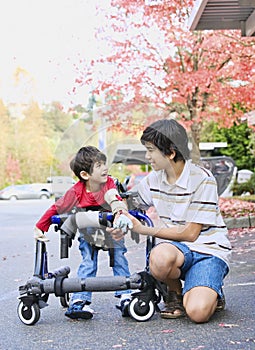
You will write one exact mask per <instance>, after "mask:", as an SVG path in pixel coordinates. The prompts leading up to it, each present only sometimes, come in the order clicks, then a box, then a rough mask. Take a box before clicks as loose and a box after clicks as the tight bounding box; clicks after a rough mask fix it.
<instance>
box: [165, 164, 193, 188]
mask: <svg viewBox="0 0 255 350" xmlns="http://www.w3.org/2000/svg"><path fill="white" fill-rule="evenodd" d="M190 163H191V161H190V160H186V161H185V165H184V168H183V170H182V173H181V176H180V177H179V178H178V179H177V181H176V182H175V183H174V184H172V185H170V184H169V183H168V181H167V176H166V172H165V171H164V170H162V182H164V183H165V184H167V185H168V186H169V185H170V186H178V187H181V188H184V189H187V187H188V180H189V177H190Z"/></svg>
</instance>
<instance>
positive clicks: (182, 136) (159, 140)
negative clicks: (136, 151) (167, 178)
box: [141, 119, 189, 162]
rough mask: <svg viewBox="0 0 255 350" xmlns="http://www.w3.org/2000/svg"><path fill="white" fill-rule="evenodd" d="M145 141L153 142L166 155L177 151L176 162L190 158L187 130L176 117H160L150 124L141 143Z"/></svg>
mask: <svg viewBox="0 0 255 350" xmlns="http://www.w3.org/2000/svg"><path fill="white" fill-rule="evenodd" d="M145 142H150V143H152V144H153V145H154V146H156V147H157V148H158V149H159V150H160V151H161V152H162V153H163V154H164V155H166V156H168V155H170V154H172V152H173V151H175V153H176V155H175V157H174V159H173V160H174V161H175V162H177V161H178V160H186V159H189V148H188V136H187V133H186V130H185V129H184V127H183V126H182V125H181V124H179V123H178V122H177V121H176V120H174V119H160V120H158V121H156V122H154V123H152V124H151V125H150V126H148V127H147V128H146V129H145V130H144V131H143V134H142V137H141V143H142V144H143V145H144V144H145Z"/></svg>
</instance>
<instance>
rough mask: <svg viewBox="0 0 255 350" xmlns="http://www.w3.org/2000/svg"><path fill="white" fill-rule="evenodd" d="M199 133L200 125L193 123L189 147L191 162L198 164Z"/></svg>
mask: <svg viewBox="0 0 255 350" xmlns="http://www.w3.org/2000/svg"><path fill="white" fill-rule="evenodd" d="M200 131H201V124H200V123H197V122H193V124H192V125H191V145H192V149H191V152H190V155H191V159H192V162H193V163H195V164H198V163H199V162H200V149H199V141H200Z"/></svg>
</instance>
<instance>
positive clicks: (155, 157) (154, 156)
mask: <svg viewBox="0 0 255 350" xmlns="http://www.w3.org/2000/svg"><path fill="white" fill-rule="evenodd" d="M145 147H146V149H147V151H146V155H145V158H146V159H148V161H149V162H150V165H151V166H152V168H153V170H156V171H158V170H163V169H167V168H168V167H169V156H165V155H163V154H162V153H161V152H160V150H159V149H158V148H157V147H156V146H154V145H153V144H152V143H150V142H145Z"/></svg>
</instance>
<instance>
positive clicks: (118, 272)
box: [71, 236, 131, 303]
mask: <svg viewBox="0 0 255 350" xmlns="http://www.w3.org/2000/svg"><path fill="white" fill-rule="evenodd" d="M79 242H80V245H79V249H80V252H81V256H82V263H81V264H80V266H79V269H78V273H77V275H78V277H79V278H87V277H95V276H96V274H97V265H98V250H97V249H95V250H94V254H93V259H92V249H93V248H92V246H91V245H90V244H89V243H88V242H87V241H86V240H85V239H84V238H83V237H82V236H81V237H80V238H79ZM126 252H127V248H126V247H125V244H124V239H122V240H120V241H118V242H117V241H114V266H113V267H112V270H113V275H114V276H127V277H129V276H130V271H129V267H128V261H127V259H126V257H125V255H124V254H125V253H126ZM126 293H131V290H119V291H115V296H116V297H120V296H121V294H126ZM78 299H79V300H83V301H87V302H91V299H92V292H89V291H88V292H75V293H73V295H72V298H71V303H72V302H73V301H75V300H78Z"/></svg>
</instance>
